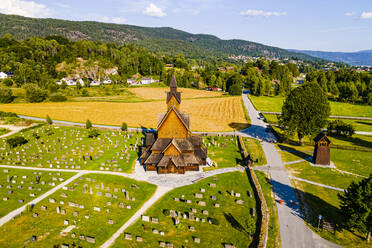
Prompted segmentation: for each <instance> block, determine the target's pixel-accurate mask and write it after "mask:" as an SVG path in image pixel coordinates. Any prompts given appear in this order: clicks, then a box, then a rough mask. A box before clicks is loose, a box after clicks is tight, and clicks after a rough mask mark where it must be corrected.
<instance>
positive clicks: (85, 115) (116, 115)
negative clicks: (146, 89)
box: [0, 97, 248, 131]
mask: <svg viewBox="0 0 372 248" xmlns="http://www.w3.org/2000/svg"><path fill="white" fill-rule="evenodd" d="M0 110H2V111H7V112H15V113H17V114H23V115H29V116H36V117H42V118H45V116H46V115H49V116H50V117H51V118H52V119H56V120H65V121H75V122H84V123H85V121H86V120H87V119H89V120H91V121H92V122H93V123H94V124H111V125H121V123H122V122H123V121H125V122H127V124H128V125H129V126H131V127H141V126H142V127H148V128H156V125H157V121H158V115H159V113H164V112H165V111H166V104H165V101H156V102H141V103H114V102H63V103H35V104H33V103H29V104H1V105H0ZM181 110H182V111H183V112H185V113H187V114H190V117H191V129H192V130H197V131H232V130H234V128H236V127H237V126H239V127H240V128H244V127H247V126H248V122H247V120H246V119H245V116H244V111H243V108H242V105H241V98H240V97H222V98H208V99H193V100H184V101H182V105H181Z"/></svg>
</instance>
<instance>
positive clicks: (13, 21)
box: [0, 14, 315, 60]
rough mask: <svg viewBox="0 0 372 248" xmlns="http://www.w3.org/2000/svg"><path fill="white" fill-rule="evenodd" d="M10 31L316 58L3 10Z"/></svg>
mask: <svg viewBox="0 0 372 248" xmlns="http://www.w3.org/2000/svg"><path fill="white" fill-rule="evenodd" d="M7 33H10V34H12V35H13V36H14V37H15V38H16V39H21V40H23V39H27V38H30V37H34V36H49V35H61V36H64V37H67V38H69V39H71V40H80V39H86V40H92V41H103V42H116V43H124V42H126V43H134V44H138V45H141V46H143V47H145V48H147V49H149V50H150V51H153V52H160V53H167V54H171V55H174V54H178V53H183V54H184V55H185V56H186V57H189V58H206V57H220V58H221V57H224V58H226V57H227V56H229V55H248V56H269V57H280V58H286V57H288V58H298V59H303V60H315V58H314V57H311V56H309V55H306V54H301V53H295V52H290V51H287V50H285V49H281V48H277V47H271V46H265V45H263V44H259V43H255V42H250V41H245V40H221V39H219V38H218V37H216V36H213V35H205V34H191V33H187V32H184V31H181V30H176V29H173V28H168V27H164V28H149V27H138V26H132V25H122V24H109V23H99V22H91V21H84V22H77V21H66V20H57V19H37V18H28V17H22V16H15V15H3V14H0V36H3V35H4V34H7Z"/></svg>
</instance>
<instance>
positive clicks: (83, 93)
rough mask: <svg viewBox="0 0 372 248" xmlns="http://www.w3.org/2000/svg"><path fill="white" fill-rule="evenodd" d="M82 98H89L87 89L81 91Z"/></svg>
mask: <svg viewBox="0 0 372 248" xmlns="http://www.w3.org/2000/svg"><path fill="white" fill-rule="evenodd" d="M81 96H89V93H88V90H87V89H82V90H81Z"/></svg>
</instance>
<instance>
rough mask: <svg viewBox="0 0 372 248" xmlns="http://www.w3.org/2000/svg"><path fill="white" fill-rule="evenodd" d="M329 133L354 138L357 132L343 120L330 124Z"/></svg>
mask: <svg viewBox="0 0 372 248" xmlns="http://www.w3.org/2000/svg"><path fill="white" fill-rule="evenodd" d="M328 131H329V132H330V133H336V135H345V136H352V135H353V134H354V132H355V130H354V127H353V125H351V124H347V123H345V122H343V121H341V120H334V121H331V122H330V123H329V124H328Z"/></svg>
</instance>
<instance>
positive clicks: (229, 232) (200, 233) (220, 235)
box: [113, 172, 257, 248]
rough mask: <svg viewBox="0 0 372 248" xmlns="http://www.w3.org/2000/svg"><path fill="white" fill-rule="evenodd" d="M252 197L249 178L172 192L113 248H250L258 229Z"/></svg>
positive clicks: (233, 176)
mask: <svg viewBox="0 0 372 248" xmlns="http://www.w3.org/2000/svg"><path fill="white" fill-rule="evenodd" d="M212 186H215V187H212ZM237 194H239V195H237ZM252 194H253V190H252V188H251V185H250V183H249V180H248V176H247V175H246V173H245V172H233V173H227V174H221V175H217V176H215V177H210V178H206V179H203V180H201V181H199V182H197V183H195V184H193V185H188V186H184V187H181V188H178V189H175V190H172V191H171V192H169V193H168V194H167V195H165V196H164V197H163V198H162V199H161V200H160V201H159V202H157V203H156V204H155V205H154V206H152V207H151V208H150V209H149V210H148V211H147V212H146V213H145V214H144V216H145V217H143V218H142V219H140V220H138V221H137V222H136V223H135V224H134V225H132V226H130V227H129V228H128V229H127V230H126V231H125V234H123V235H121V236H120V237H119V238H118V239H117V240H116V243H115V244H114V246H113V247H151V248H152V247H159V245H160V242H164V244H166V243H168V244H173V246H174V247H182V246H184V247H207V248H209V247H222V246H223V245H224V244H233V245H234V246H235V247H247V246H249V244H251V243H252V241H253V239H252V238H251V234H254V232H255V229H256V225H255V223H256V218H257V217H256V216H255V215H257V214H256V211H255V209H256V202H255V198H254V197H253V195H252ZM249 195H251V196H252V197H249ZM175 199H176V200H175ZM214 199H215V200H214ZM187 200H189V201H191V202H190V203H187ZM239 200H242V201H243V202H240V201H239ZM202 203H203V204H202ZM204 203H205V206H202V205H204ZM239 203H243V204H239ZM215 204H219V205H218V206H219V207H216V205H215ZM252 209H253V210H252ZM252 211H254V212H255V214H254V215H253V216H252V213H253V212H252ZM175 212H176V215H177V216H176V215H175ZM170 215H172V216H173V217H171V216H170ZM147 217H149V219H147ZM154 219H156V220H154ZM176 223H177V224H176ZM126 235H127V236H126ZM129 235H130V236H129ZM125 237H127V239H126V238H125ZM137 237H140V240H142V241H140V242H139V241H137ZM129 239H131V240H129Z"/></svg>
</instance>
